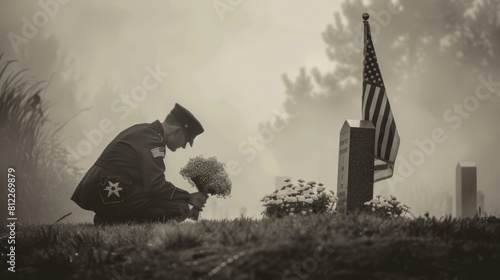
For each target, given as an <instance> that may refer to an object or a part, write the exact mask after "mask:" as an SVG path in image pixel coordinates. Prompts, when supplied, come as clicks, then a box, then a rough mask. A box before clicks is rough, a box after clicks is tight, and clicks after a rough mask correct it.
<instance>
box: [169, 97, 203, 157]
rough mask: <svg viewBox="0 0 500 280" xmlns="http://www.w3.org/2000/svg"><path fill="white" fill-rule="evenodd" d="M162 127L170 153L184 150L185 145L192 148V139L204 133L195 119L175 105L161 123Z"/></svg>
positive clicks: (182, 108) (184, 109)
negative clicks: (180, 149)
mask: <svg viewBox="0 0 500 280" xmlns="http://www.w3.org/2000/svg"><path fill="white" fill-rule="evenodd" d="M162 126H163V130H164V137H165V142H166V144H167V147H168V149H169V150H171V151H175V150H177V148H183V149H184V148H186V145H187V143H189V144H190V145H191V147H192V146H193V141H194V138H195V137H196V136H198V135H200V134H202V133H203V131H204V129H203V126H202V125H201V123H200V122H199V121H198V120H197V119H196V117H195V116H194V115H193V114H192V113H191V112H189V111H188V110H187V109H186V108H184V107H182V106H181V105H179V104H177V103H175V106H174V108H173V109H172V111H170V113H169V114H168V115H167V117H166V118H165V120H164V121H163V123H162Z"/></svg>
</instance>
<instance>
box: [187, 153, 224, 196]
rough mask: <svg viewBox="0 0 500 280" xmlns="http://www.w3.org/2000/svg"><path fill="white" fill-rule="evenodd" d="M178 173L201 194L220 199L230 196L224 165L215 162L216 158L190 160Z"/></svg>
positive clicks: (198, 157)
mask: <svg viewBox="0 0 500 280" xmlns="http://www.w3.org/2000/svg"><path fill="white" fill-rule="evenodd" d="M179 173H180V174H181V175H182V177H183V178H184V179H187V180H188V181H189V182H190V183H191V185H192V186H193V187H196V188H197V189H198V191H199V192H201V193H204V194H211V195H215V196H217V197H222V198H225V197H228V196H229V195H230V194H231V185H232V184H231V179H230V178H229V175H228V174H227V172H226V169H225V164H224V163H222V162H219V161H217V157H209V158H207V159H205V158H204V157H203V156H197V157H194V158H190V159H189V161H188V163H187V164H186V166H184V167H183V168H181V170H180V172H179Z"/></svg>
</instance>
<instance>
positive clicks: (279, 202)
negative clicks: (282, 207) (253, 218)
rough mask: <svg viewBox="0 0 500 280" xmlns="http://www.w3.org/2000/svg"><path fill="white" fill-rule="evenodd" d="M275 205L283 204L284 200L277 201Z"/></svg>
mask: <svg viewBox="0 0 500 280" xmlns="http://www.w3.org/2000/svg"><path fill="white" fill-rule="evenodd" d="M274 204H283V200H282V199H277V200H276V202H275V203H274Z"/></svg>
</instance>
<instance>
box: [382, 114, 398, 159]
mask: <svg viewBox="0 0 500 280" xmlns="http://www.w3.org/2000/svg"><path fill="white" fill-rule="evenodd" d="M395 136H396V123H395V122H394V121H392V122H391V129H389V139H388V141H387V150H385V155H384V158H386V159H388V160H390V161H394V160H395V159H396V156H395V155H394V153H393V151H392V146H393V143H394V137H395ZM398 138H399V136H398Z"/></svg>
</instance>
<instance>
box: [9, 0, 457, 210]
mask: <svg viewBox="0 0 500 280" xmlns="http://www.w3.org/2000/svg"><path fill="white" fill-rule="evenodd" d="M62 2H63V1H61V3H62ZM340 2H341V1H331V0H315V1H305V0H295V1H289V0H273V1H250V0H241V1H228V0H221V1H186V0H177V1H173V0H172V1H148V2H147V4H146V5H144V3H143V2H138V1H119V0H115V1H97V0H93V1H67V3H64V4H61V3H60V2H55V0H54V1H49V0H41V1H39V2H38V1H32V2H30V3H29V4H27V3H26V1H23V2H14V1H10V2H7V3H5V2H3V3H2V4H1V6H2V8H1V9H0V10H1V11H2V12H1V13H2V17H1V19H0V22H1V29H0V31H1V32H2V34H0V35H1V36H3V37H2V38H6V37H7V34H9V33H11V32H13V33H16V34H18V35H22V34H23V28H26V25H27V23H26V20H27V21H29V22H31V23H33V22H34V21H35V20H43V18H39V19H37V18H36V15H39V14H40V12H43V11H53V12H50V13H51V15H50V16H49V17H48V20H47V23H46V24H43V26H41V27H40V26H38V27H37V28H36V29H37V31H36V32H32V33H34V35H33V36H32V37H31V38H29V39H27V40H26V41H27V42H23V43H21V44H19V46H17V47H16V46H13V44H12V43H11V42H9V40H2V50H3V52H4V53H5V55H6V56H7V57H8V58H17V59H19V60H20V62H21V65H22V66H25V67H30V68H31V69H32V70H31V73H32V75H33V76H34V77H35V78H37V79H49V78H51V77H52V79H53V80H52V83H51V85H50V86H49V89H48V90H47V93H46V97H47V99H48V100H49V101H50V102H51V103H52V104H54V106H53V107H52V109H51V111H50V113H51V117H52V119H53V120H54V121H55V122H59V123H62V122H64V121H65V120H67V119H68V118H70V117H72V116H73V115H74V114H75V112H77V111H78V110H81V109H83V108H86V107H89V106H90V107H92V108H91V109H90V110H89V111H86V112H84V113H82V114H80V115H78V116H77V117H76V118H75V119H74V120H72V121H71V123H70V125H69V126H67V127H65V128H64V129H63V130H62V131H61V135H62V137H63V138H64V139H65V141H64V145H65V147H67V148H68V149H72V150H75V151H77V150H78V145H79V143H80V144H81V142H82V141H85V139H86V136H85V135H84V134H83V133H82V130H86V131H93V130H95V129H98V128H99V123H100V122H101V121H102V120H103V119H108V120H110V121H111V123H112V125H113V129H112V131H110V132H108V133H103V137H102V139H99V140H100V141H96V144H95V145H92V149H91V151H90V153H89V154H88V155H85V156H83V157H82V159H81V160H79V161H78V165H79V166H81V167H82V168H84V169H88V168H89V167H90V166H91V165H92V163H93V162H94V161H95V159H96V158H97V157H98V156H99V154H100V152H101V151H102V150H103V149H104V147H105V146H106V144H107V143H108V142H109V141H110V140H111V139H112V138H113V137H114V136H115V135H116V134H117V133H118V132H119V131H121V130H122V129H124V128H126V127H128V126H131V125H133V124H135V123H142V122H152V121H154V120H156V119H160V120H162V119H163V118H164V117H165V115H166V114H167V113H168V112H169V111H170V109H171V108H172V107H173V105H174V104H175V103H176V102H178V103H180V104H182V105H183V106H185V107H187V108H188V109H189V110H191V111H192V112H193V113H194V114H195V115H196V116H198V118H199V119H201V120H202V123H203V125H204V126H205V130H206V132H205V133H204V134H202V135H201V136H200V137H198V138H197V139H196V140H195V146H194V147H193V148H188V149H186V150H180V151H178V152H176V153H168V154H167V157H166V165H167V177H168V179H169V180H170V181H171V182H173V183H174V184H175V185H176V186H178V187H181V188H185V189H188V190H189V191H194V189H191V188H190V187H189V186H188V184H187V183H186V182H185V181H184V180H183V179H182V178H181V177H180V175H179V174H178V170H179V168H180V167H182V166H183V165H184V164H185V163H186V162H187V160H188V158H189V157H192V156H195V155H199V154H202V155H205V156H212V155H215V156H218V157H219V159H220V160H222V161H224V162H229V161H231V160H236V161H238V162H245V157H243V156H242V155H241V153H239V152H238V149H237V147H238V145H239V144H240V143H242V142H243V141H247V140H248V139H249V137H253V136H255V135H256V133H257V132H258V127H257V125H258V123H259V122H267V121H269V120H271V119H273V116H274V114H275V112H279V111H281V110H282V106H283V102H284V98H285V93H284V91H285V87H284V85H283V82H282V80H281V75H282V74H284V73H286V74H289V76H291V77H295V76H296V75H297V74H298V71H299V69H300V67H306V68H308V69H309V68H312V67H316V68H319V69H320V70H321V71H322V72H323V73H324V72H328V71H331V70H332V69H333V65H332V63H331V62H329V61H328V59H327V56H326V53H325V49H326V45H325V43H324V41H323V40H322V38H321V33H322V32H323V31H324V30H325V28H326V26H327V25H328V24H331V23H333V22H334V19H333V14H334V13H335V12H338V11H340ZM40 3H51V5H48V8H44V7H43V6H44V5H42V4H40ZM54 3H57V4H55V5H54ZM214 3H233V6H227V7H230V8H228V10H225V11H220V10H219V12H218V11H217V9H216V8H215V7H214ZM226 5H227V4H226ZM47 9H48V10H47ZM7 11H8V12H7ZM45 13H49V12H45ZM25 31H26V30H25ZM31 31H33V30H31ZM47 40H50V42H52V43H49V44H47V43H45V41H47ZM16 48H18V50H17V51H16ZM151 72H161V73H160V74H159V76H158V74H157V75H156V78H157V79H155V75H154V74H151ZM167 73H168V74H167ZM147 76H151V77H150V78H149V80H150V81H153V82H155V81H156V82H157V86H155V87H154V88H152V89H150V90H146V94H145V95H142V96H140V98H137V99H135V101H134V98H133V96H132V95H133V93H134V88H136V87H137V86H141V85H142V84H143V80H144V79H145V77H147ZM360 88H361V85H360ZM389 95H390V90H389ZM127 96H128V98H129V100H131V101H130V103H128V102H126V101H124V99H123V98H127ZM359 106H360V105H359ZM358 110H359V108H353V111H354V112H357V111H358ZM354 115H357V113H356V114H354ZM348 117H350V118H352V117H353V116H352V115H351V116H339V123H341V122H342V121H343V119H346V118H348ZM396 121H397V120H396ZM431 130H432V128H428V129H427V130H425V129H424V130H422V134H420V135H425V133H428V134H429V135H430V132H431ZM404 131H405V129H404V128H403V129H400V133H402V132H403V133H404ZM401 138H402V139H404V135H401ZM337 141H338V139H333V140H332V142H334V143H337ZM403 141H404V140H403ZM295 148H296V147H290V149H291V150H293V149H295ZM335 157H336V155H335ZM254 160H255V162H257V163H258V165H259V166H260V168H262V169H263V170H267V171H266V172H267V174H263V175H265V176H267V177H266V178H268V179H269V181H268V185H265V186H262V185H254V184H252V178H251V176H253V175H248V174H247V173H246V172H245V166H243V172H242V173H240V174H239V175H237V176H234V177H233V194H232V197H231V198H230V199H226V200H220V199H217V200H214V201H217V204H218V205H219V208H220V210H216V211H215V212H214V210H213V202H209V203H208V207H207V211H206V212H207V213H206V214H205V215H206V216H207V217H212V216H214V214H215V216H218V217H222V216H224V215H228V216H230V217H236V216H238V215H239V211H240V207H246V208H247V214H248V215H250V216H252V215H253V216H255V217H260V212H261V211H262V210H263V209H262V208H261V202H259V199H260V198H262V196H263V195H264V194H267V193H269V192H271V191H273V190H274V181H273V176H277V175H288V174H282V173H286V170H285V171H283V168H282V169H280V168H279V166H277V163H276V158H275V156H274V155H273V152H272V151H269V150H263V151H261V152H259V154H258V156H257V157H256V159H254ZM248 166H250V165H248ZM252 166H253V165H252ZM248 168H250V167H248ZM335 168H336V167H335ZM335 168H334V170H333V171H332V172H333V173H334V174H333V175H332V178H331V181H330V182H327V183H329V184H330V185H331V186H332V187H333V189H334V190H336V176H335V174H336V169H335ZM273 172H278V173H277V174H274V173H273ZM304 173H305V175H308V173H307V171H305V172H304ZM449 175H451V176H453V174H449ZM310 179H314V178H310ZM384 184H386V183H384ZM72 189H73V188H72ZM68 207H70V206H68ZM72 207H74V205H72ZM75 209H76V210H75ZM72 210H73V211H79V210H77V208H76V207H74V208H73V209H72ZM81 211H83V210H81Z"/></svg>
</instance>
